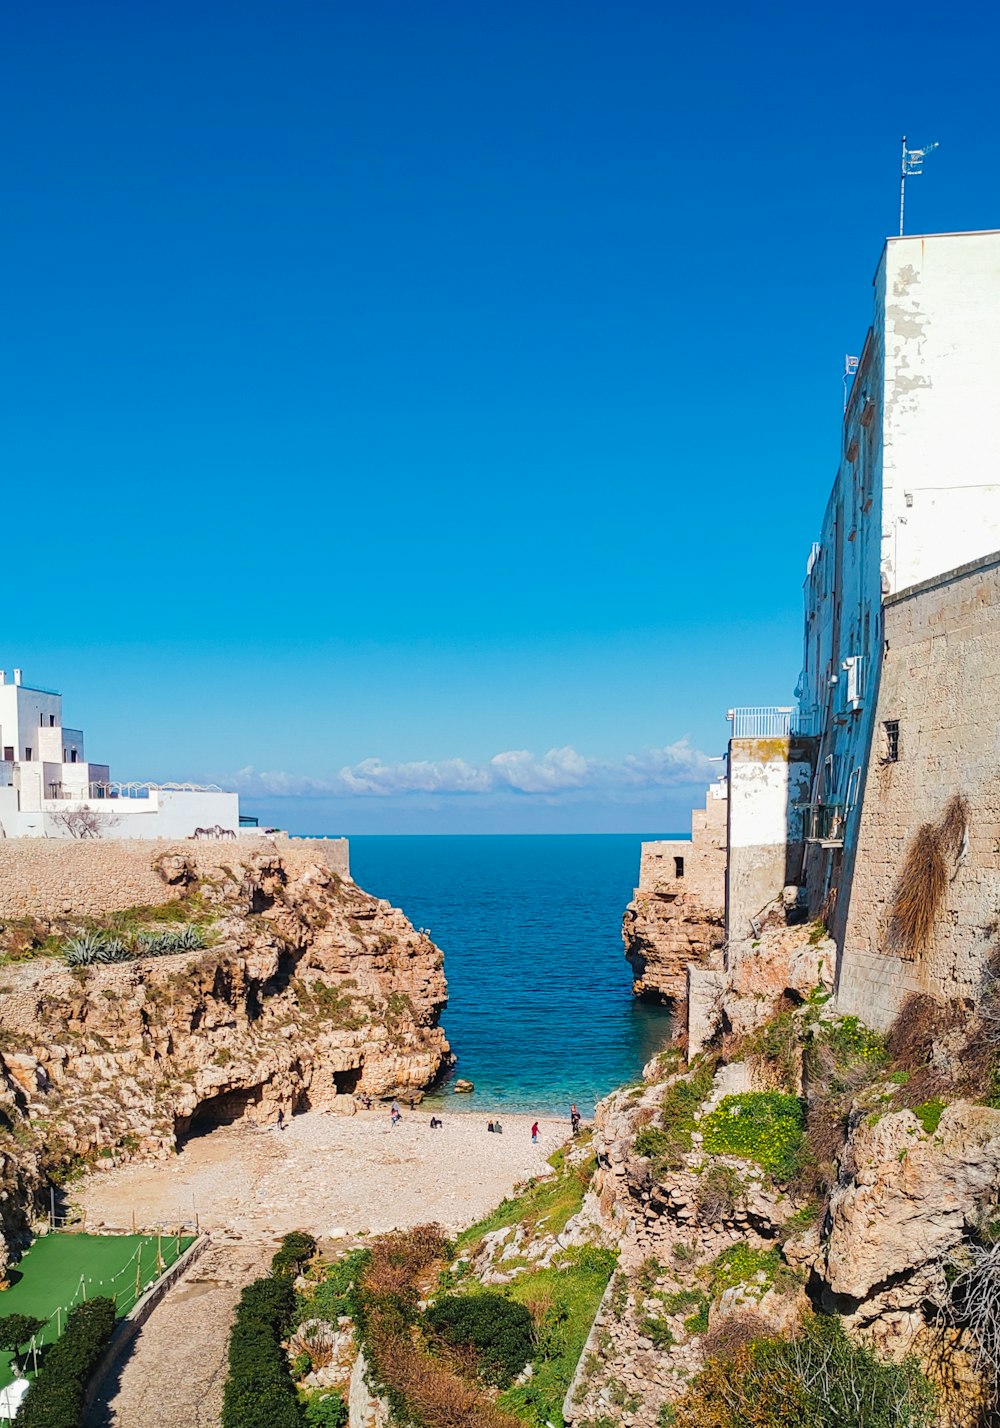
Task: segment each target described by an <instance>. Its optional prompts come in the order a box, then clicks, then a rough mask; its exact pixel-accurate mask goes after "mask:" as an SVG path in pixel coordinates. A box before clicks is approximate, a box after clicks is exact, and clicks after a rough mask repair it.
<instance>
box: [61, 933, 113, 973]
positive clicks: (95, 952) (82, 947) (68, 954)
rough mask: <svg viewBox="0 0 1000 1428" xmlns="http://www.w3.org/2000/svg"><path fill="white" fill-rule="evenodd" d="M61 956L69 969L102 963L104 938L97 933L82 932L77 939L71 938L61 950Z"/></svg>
mask: <svg viewBox="0 0 1000 1428" xmlns="http://www.w3.org/2000/svg"><path fill="white" fill-rule="evenodd" d="M63 955H64V956H65V958H66V961H67V962H68V963H69V965H70V966H71V967H89V966H90V965H91V964H92V963H94V962H103V961H104V938H103V937H102V936H101V934H100V933H99V932H83V933H81V934H80V936H79V937H71V938H70V940H69V941H68V942H67V943H66V945H65V947H64V948H63Z"/></svg>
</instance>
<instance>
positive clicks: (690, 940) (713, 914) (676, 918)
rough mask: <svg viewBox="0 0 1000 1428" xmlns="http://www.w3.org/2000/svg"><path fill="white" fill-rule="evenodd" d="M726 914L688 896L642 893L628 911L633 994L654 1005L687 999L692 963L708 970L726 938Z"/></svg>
mask: <svg viewBox="0 0 1000 1428" xmlns="http://www.w3.org/2000/svg"><path fill="white" fill-rule="evenodd" d="M723 926H724V919H723V916H722V913H721V912H719V911H716V910H714V909H712V908H709V907H706V906H705V904H704V903H703V902H702V901H701V900H700V899H699V898H698V897H694V896H691V895H690V894H687V893H677V892H658V891H656V890H652V891H645V890H643V889H641V888H637V889H636V894H635V898H634V899H633V901H632V902H630V903H629V905H628V907H627V908H626V910H625V917H624V920H623V922H622V940H623V942H624V943H625V956H626V958H627V960H628V963H629V966H630V967H631V968H632V975H633V978H634V980H633V983H632V991H633V992H634V993H635V995H636V996H637V997H644V998H646V999H648V1000H650V1001H658V1002H679V1001H682V1000H683V999H684V997H685V996H686V995H687V968H688V964H689V963H692V962H693V963H696V964H698V965H707V964H708V963H709V962H710V961H711V954H712V952H713V951H714V950H715V949H716V948H718V947H720V946H721V945H722V941H723V938H724V935H725V934H724V931H723Z"/></svg>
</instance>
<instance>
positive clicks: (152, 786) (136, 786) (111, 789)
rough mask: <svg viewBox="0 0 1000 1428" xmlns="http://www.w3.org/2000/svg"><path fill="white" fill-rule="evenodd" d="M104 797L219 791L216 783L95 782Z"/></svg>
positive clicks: (134, 796) (96, 787)
mask: <svg viewBox="0 0 1000 1428" xmlns="http://www.w3.org/2000/svg"><path fill="white" fill-rule="evenodd" d="M91 788H93V789H101V790H102V791H103V792H102V793H101V794H100V795H98V797H104V798H148V797H149V795H150V794H151V793H221V792H222V789H221V788H220V787H219V785H218V784H217V783H139V782H136V781H133V782H131V783H95V784H91Z"/></svg>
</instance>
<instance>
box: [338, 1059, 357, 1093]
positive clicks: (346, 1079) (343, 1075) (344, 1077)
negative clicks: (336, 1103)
mask: <svg viewBox="0 0 1000 1428" xmlns="http://www.w3.org/2000/svg"><path fill="white" fill-rule="evenodd" d="M360 1080H361V1067H360V1066H349V1067H348V1068H347V1070H346V1071H334V1073H333V1084H334V1085H335V1086H336V1088H337V1095H338V1096H353V1095H354V1093H355V1091H356V1090H357V1089H358V1083H359V1082H360Z"/></svg>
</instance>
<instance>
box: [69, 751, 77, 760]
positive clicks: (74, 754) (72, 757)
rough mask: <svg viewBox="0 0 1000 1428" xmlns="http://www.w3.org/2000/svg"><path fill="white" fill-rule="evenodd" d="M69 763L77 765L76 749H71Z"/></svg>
mask: <svg viewBox="0 0 1000 1428" xmlns="http://www.w3.org/2000/svg"><path fill="white" fill-rule="evenodd" d="M69 761H70V763H71V764H75V763H76V750H75V749H70V751H69Z"/></svg>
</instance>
